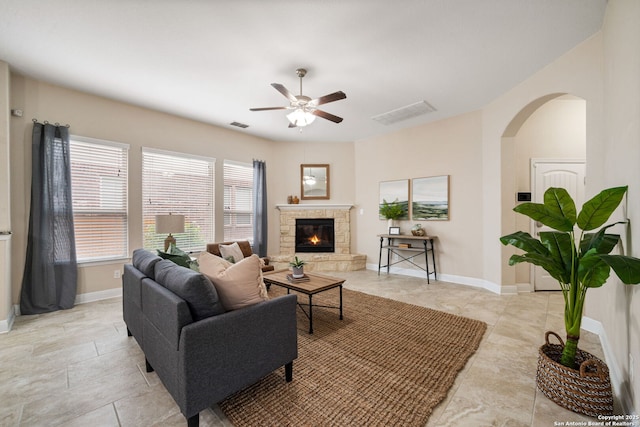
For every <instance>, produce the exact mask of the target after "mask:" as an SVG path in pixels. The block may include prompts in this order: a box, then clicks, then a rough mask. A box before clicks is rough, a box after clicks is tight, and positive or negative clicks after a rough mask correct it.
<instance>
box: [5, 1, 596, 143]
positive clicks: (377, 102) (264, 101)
mask: <svg viewBox="0 0 640 427" xmlns="http://www.w3.org/2000/svg"><path fill="white" fill-rule="evenodd" d="M605 7H606V0H401V1H390V0H313V1H312V0H271V1H265V0H219V1H214V0H210V1H207V0H183V1H179V0H126V1H125V0H55V1H53V0H52V1H47V2H43V1H40V0H1V1H0V60H3V61H6V62H8V63H9V64H10V66H11V69H12V70H14V71H16V72H18V73H21V74H25V75H28V76H31V77H34V78H36V79H40V80H44V81H47V82H51V83H54V84H58V85H63V86H67V87H71V88H74V89H78V90H81V91H86V92H89V93H93V94H97V95H102V96H106V97H109V98H113V99H117V100H121V101H125V102H129V103H132V104H136V105H140V106H143V107H148V108H152V109H156V110H160V111H165V112H168V113H172V114H176V115H179V116H184V117H188V118H191V119H195V120H199V121H202V122H207V123H211V124H214V125H218V126H222V127H226V128H231V129H238V128H235V127H232V126H230V125H229V123H231V122H233V121H237V122H241V123H245V124H248V125H249V128H247V129H244V130H241V129H238V131H240V132H243V133H248V134H253V135H257V136H261V137H265V138H269V139H273V140H282V141H356V140H360V139H363V138H367V137H371V136H374V135H380V134H384V133H388V132H391V131H394V130H397V129H401V128H406V127H410V126H415V125H417V124H422V123H426V122H429V121H433V120H438V119H442V118H445V117H451V116H455V115H458V114H461V113H464V112H468V111H473V110H477V109H479V108H481V107H483V106H484V105H486V104H487V103H489V102H491V101H492V100H494V99H495V98H497V97H498V96H500V95H501V94H503V93H504V92H506V91H507V90H509V89H510V88H512V87H514V86H516V85H517V84H518V83H520V82H522V81H523V80H525V79H526V78H527V77H529V76H531V75H532V74H533V73H535V72H536V71H538V70H540V69H541V68H543V67H544V66H545V65H547V64H549V63H550V62H551V61H553V60H554V59H555V58H557V57H559V56H561V55H562V54H563V53H565V52H567V51H568V50H570V49H571V48H573V47H575V46H576V45H578V44H579V43H580V42H582V41H583V40H585V39H587V38H588V37H589V36H591V35H592V34H594V33H596V32H597V31H598V30H599V29H600V27H601V25H602V19H603V15H604V10H605ZM299 67H304V68H307V70H308V74H307V76H306V77H305V78H304V80H303V92H304V94H305V95H308V96H310V97H312V98H316V97H319V96H322V95H326V94H328V93H332V92H335V91H338V90H342V91H343V92H345V93H346V94H347V99H345V100H342V101H337V102H334V103H330V104H326V105H323V106H321V109H323V110H325V111H327V112H330V113H332V114H335V115H338V116H341V117H343V118H344V121H343V122H342V123H340V124H335V123H332V122H329V121H327V120H324V119H322V118H318V119H317V120H316V121H315V122H314V123H313V124H312V125H311V126H309V127H306V128H304V129H303V131H302V132H300V130H299V129H289V128H288V127H287V125H288V122H287V120H286V118H285V114H286V112H285V111H265V112H250V111H249V108H250V107H270V106H284V105H288V101H287V99H286V98H285V97H283V96H282V95H281V94H280V93H278V92H277V91H276V90H275V89H274V88H272V87H271V86H270V83H274V82H275V83H281V84H283V85H284V86H286V87H287V88H288V89H289V90H290V91H291V92H293V93H294V94H298V92H299V81H298V78H297V77H296V74H295V69H296V68H299ZM422 100H425V101H427V102H428V103H430V104H431V105H432V106H434V107H435V108H436V109H437V111H436V112H433V113H429V114H426V115H422V116H419V117H415V118H411V119H408V120H405V121H402V122H399V123H396V124H394V125H390V126H386V125H383V124H380V123H378V122H376V121H373V120H372V119H371V117H372V116H376V115H378V114H381V113H385V112H388V111H390V110H394V109H397V108H400V107H403V106H407V105H409V104H413V103H416V102H418V101H422ZM11 107H12V108H20V107H21V106H13V105H12V106H11ZM59 120H64V118H62V119H59Z"/></svg>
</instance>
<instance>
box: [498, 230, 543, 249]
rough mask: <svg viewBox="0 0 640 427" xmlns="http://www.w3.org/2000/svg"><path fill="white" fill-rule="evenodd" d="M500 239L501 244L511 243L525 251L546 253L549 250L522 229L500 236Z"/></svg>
mask: <svg viewBox="0 0 640 427" xmlns="http://www.w3.org/2000/svg"><path fill="white" fill-rule="evenodd" d="M500 241H501V242H502V244H503V245H512V246H515V247H516V248H518V249H522V250H523V251H525V252H534V253H538V254H543V255H548V254H549V250H548V249H547V248H546V247H545V246H544V245H543V244H542V243H540V241H539V240H538V239H534V238H533V237H531V235H530V234H529V233H525V232H524V231H516V232H515V233H512V234H509V235H507V236H502V237H501V238H500Z"/></svg>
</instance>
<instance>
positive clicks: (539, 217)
mask: <svg viewBox="0 0 640 427" xmlns="http://www.w3.org/2000/svg"><path fill="white" fill-rule="evenodd" d="M513 210H514V211H516V212H518V213H520V214H523V215H526V216H528V217H529V218H531V219H532V220H534V221H540V222H541V223H543V224H544V225H546V226H547V227H551V228H553V229H555V230H559V231H571V230H572V229H573V223H572V222H571V221H570V220H569V219H567V218H565V217H564V216H558V215H557V213H554V212H552V211H550V210H549V208H548V207H547V206H546V205H543V204H541V203H523V204H521V205H518V206H516V207H515V208H513Z"/></svg>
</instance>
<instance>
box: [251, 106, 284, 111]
mask: <svg viewBox="0 0 640 427" xmlns="http://www.w3.org/2000/svg"><path fill="white" fill-rule="evenodd" d="M288 108H289V107H263V108H249V111H269V110H286V109H288Z"/></svg>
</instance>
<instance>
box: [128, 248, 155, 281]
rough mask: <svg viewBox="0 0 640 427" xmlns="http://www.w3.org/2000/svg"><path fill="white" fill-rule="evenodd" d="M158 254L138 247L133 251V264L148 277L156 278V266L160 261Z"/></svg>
mask: <svg viewBox="0 0 640 427" xmlns="http://www.w3.org/2000/svg"><path fill="white" fill-rule="evenodd" d="M161 259H162V258H160V257H159V256H158V255H155V254H153V253H151V252H149V251H147V250H145V249H136V250H134V251H133V256H132V257H131V264H133V266H134V267H135V268H137V269H138V270H140V272H141V273H142V274H144V275H145V276H147V277H150V278H152V279H153V278H155V266H156V263H157V262H158V261H160V260H161Z"/></svg>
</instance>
